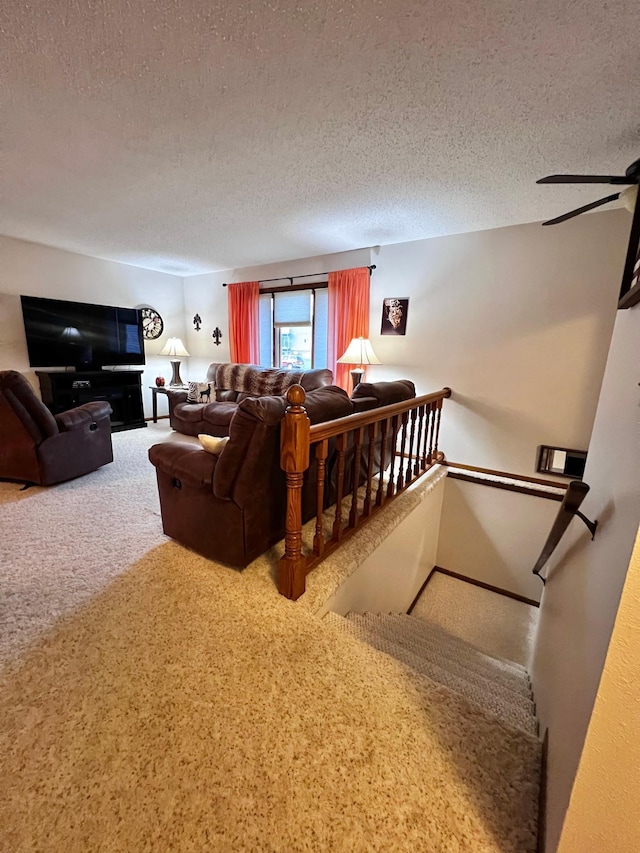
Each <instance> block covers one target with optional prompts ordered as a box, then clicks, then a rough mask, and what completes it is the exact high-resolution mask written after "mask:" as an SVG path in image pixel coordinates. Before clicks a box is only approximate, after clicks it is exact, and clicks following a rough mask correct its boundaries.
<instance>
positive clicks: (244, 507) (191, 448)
mask: <svg viewBox="0 0 640 853" xmlns="http://www.w3.org/2000/svg"><path fill="white" fill-rule="evenodd" d="M411 397H415V388H414V386H413V383H412V382H408V381H400V382H388V383H375V384H373V385H369V384H364V385H360V386H359V387H358V389H356V391H355V392H354V395H353V397H352V398H351V399H350V398H349V397H348V395H347V394H346V392H345V391H343V390H342V389H341V388H338V387H336V386H334V385H329V386H325V387H322V388H316V389H314V390H313V391H310V392H309V393H308V394H307V397H306V400H305V404H304V405H305V408H306V410H307V414H308V415H309V418H310V420H311V423H312V424H315V423H322V422H325V421H328V420H333V419H335V418H340V417H344V416H345V415H350V414H353V413H354V412H355V411H364V410H366V409H369V408H375V407H377V406H380V405H387V404H389V403H391V402H399V401H400V400H401V399H402V400H406V399H410V398H411ZM285 407H286V401H285V399H284V397H282V396H265V397H257V398H251V397H250V398H245V399H244V400H241V401H240V402H239V403H238V404H237V407H236V411H235V413H234V414H233V417H232V418H231V422H230V426H229V442H228V443H227V445H226V447H225V448H224V450H223V451H222V453H221V454H220V456H214V455H212V454H211V453H207V452H206V451H204V450H203V449H202V448H201V447H200V445H199V444H196V443H193V444H192V443H185V442H184V441H179V442H178V441H166V442H164V443H162V444H156V445H154V446H153V447H151V448H150V449H149V459H150V461H151V463H152V464H153V465H154V466H155V468H156V474H157V478H158V490H159V493H160V506H161V510H162V526H163V530H164V532H165V533H166V534H167V535H168V536H171V538H173V539H175V540H176V541H178V542H180V543H181V544H183V545H186V546H187V547H188V548H192V549H193V550H194V551H197V552H198V553H199V554H202V555H203V556H205V557H208V558H209V559H212V560H217V561H220V562H222V563H227V564H229V565H231V566H235V567H239V568H243V567H245V566H246V565H247V564H248V563H250V562H251V561H252V560H254V559H255V558H256V557H258V556H259V555H260V554H262V553H263V552H264V551H266V550H267V549H268V548H270V547H271V546H272V545H274V544H275V543H276V542H278V541H279V540H280V539H282V538H283V536H284V533H285V506H286V483H285V475H284V473H283V471H282V470H281V468H280V424H281V421H282V418H283V416H284V411H285ZM390 440H391V439H390ZM334 448H335V443H334V442H332V443H331V444H330V446H329V457H328V459H327V465H326V475H325V476H326V478H327V479H326V483H327V487H326V489H325V494H326V495H327V501H326V503H327V505H329V504H330V502H331V497H330V496H331V494H333V495H335V488H334V483H333V481H334V480H335V465H334V462H335V457H334ZM350 450H351V456H350V458H351V460H353V455H352V454H353V448H352V447H351V448H350ZM377 451H378V449H376V454H375V455H376V458H378V457H379V453H378V452H377ZM361 454H362V455H361V459H366V458H367V456H368V446H367V445H366V444H365V445H363V446H362V448H361ZM311 459H312V463H311V466H310V468H309V470H308V471H307V473H306V475H305V481H304V486H303V495H302V503H303V518H304V519H305V520H308V519H309V518H311V517H312V516H313V514H314V513H315V494H316V467H315V461H314V456H313V453H312V454H311ZM386 459H387V463H388V461H389V459H390V454H389V453H388V452H387V454H386ZM347 467H348V468H350V469H352V467H353V466H352V464H351V465H348V466H345V469H346V468H347ZM348 482H349V478H348V477H347V478H346V480H345V494H346V490H347V489H348V488H349V485H348ZM333 500H334V501H335V496H334V497H333Z"/></svg>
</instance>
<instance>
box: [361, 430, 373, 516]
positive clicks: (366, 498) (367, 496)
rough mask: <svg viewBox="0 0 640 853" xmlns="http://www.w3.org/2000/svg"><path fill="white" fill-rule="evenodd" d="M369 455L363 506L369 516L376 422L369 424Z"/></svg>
mask: <svg viewBox="0 0 640 853" xmlns="http://www.w3.org/2000/svg"><path fill="white" fill-rule="evenodd" d="M368 436H369V455H368V457H367V488H366V491H365V495H364V506H363V507H362V515H363V517H364V518H367V517H368V516H369V515H370V514H371V486H372V484H373V461H374V453H375V449H376V448H375V440H376V424H375V423H373V424H369V427H368Z"/></svg>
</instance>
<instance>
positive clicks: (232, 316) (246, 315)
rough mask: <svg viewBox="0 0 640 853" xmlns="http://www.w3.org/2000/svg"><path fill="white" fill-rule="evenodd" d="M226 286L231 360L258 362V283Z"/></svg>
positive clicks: (241, 362) (250, 282) (247, 282)
mask: <svg viewBox="0 0 640 853" xmlns="http://www.w3.org/2000/svg"><path fill="white" fill-rule="evenodd" d="M227 288H228V291H229V349H230V351H231V361H234V362H236V363H238V364H258V362H259V361H260V338H259V335H258V302H259V299H260V285H259V284H258V282H257V281H244V282H241V283H239V284H229V285H227Z"/></svg>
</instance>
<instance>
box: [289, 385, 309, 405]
mask: <svg viewBox="0 0 640 853" xmlns="http://www.w3.org/2000/svg"><path fill="white" fill-rule="evenodd" d="M306 396H307V395H306V394H305V392H304V388H303V387H302V385H292V386H291V387H290V388H289V390H288V391H287V403H288V404H289V405H290V406H301V405H302V404H303V403H304V401H305V398H306Z"/></svg>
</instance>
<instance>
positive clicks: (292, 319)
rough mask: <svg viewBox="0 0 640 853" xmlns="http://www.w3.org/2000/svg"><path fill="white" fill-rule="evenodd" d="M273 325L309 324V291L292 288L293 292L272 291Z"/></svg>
mask: <svg viewBox="0 0 640 853" xmlns="http://www.w3.org/2000/svg"><path fill="white" fill-rule="evenodd" d="M273 325H274V326H275V327H276V328H278V327H279V326H310V325H311V291H310V290H294V292H293V293H274V302H273Z"/></svg>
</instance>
